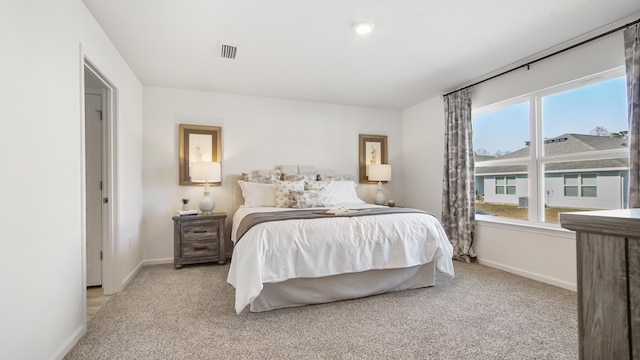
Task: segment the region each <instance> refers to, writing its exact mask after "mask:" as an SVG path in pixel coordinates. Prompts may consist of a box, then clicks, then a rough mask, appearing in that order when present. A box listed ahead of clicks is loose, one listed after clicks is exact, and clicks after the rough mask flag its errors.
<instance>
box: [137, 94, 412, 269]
mask: <svg viewBox="0 0 640 360" xmlns="http://www.w3.org/2000/svg"><path fill="white" fill-rule="evenodd" d="M179 124H191V125H209V126H220V127H221V128H222V186H220V187H212V189H211V191H212V196H213V198H214V201H215V202H216V208H215V211H223V212H226V213H227V214H228V216H229V217H228V218H227V219H228V220H227V225H228V226H227V228H228V229H229V227H230V223H231V216H232V214H233V212H234V211H235V209H236V208H237V206H238V205H239V204H240V203H241V195H240V190H239V187H238V185H237V183H236V182H235V180H236V179H237V177H238V176H239V175H240V174H241V173H242V172H248V171H251V170H256V169H273V168H275V167H276V166H278V165H313V166H315V167H316V168H318V169H333V170H334V171H336V172H337V173H347V174H352V175H353V176H354V177H355V178H356V179H357V178H358V161H359V154H358V134H374V135H386V136H387V142H388V160H389V163H390V164H391V165H392V170H393V174H392V180H391V181H390V182H389V183H388V184H386V185H384V189H385V192H386V195H387V198H394V199H395V200H396V201H397V202H398V204H401V203H402V202H403V200H404V199H403V197H402V195H403V194H402V184H403V181H402V179H403V176H402V173H403V161H402V150H403V149H402V136H403V134H402V121H401V114H400V112H399V111H394V110H382V109H372V108H362V107H352V106H342V105H332V104H321V103H311V102H301V101H291V100H281V99H273V98H264V97H252V96H242V95H231V94H222V93H213V92H199V91H186V90H177V89H167V88H157V87H145V88H144V129H145V131H144V165H143V166H144V220H143V229H144V230H143V234H144V241H143V243H144V258H145V261H148V262H150V263H153V262H168V261H173V222H172V220H171V217H172V216H173V212H174V211H175V210H176V209H178V208H179V206H180V205H179V204H180V199H181V198H183V197H189V198H190V199H192V208H195V209H197V203H198V201H200V199H201V198H202V187H197V186H179V185H178V156H179V152H178V144H179ZM376 188H377V187H376V185H360V186H359V187H358V193H359V195H360V196H361V197H362V198H363V199H364V200H367V201H369V202H372V199H373V196H374V195H375V191H376ZM228 229H227V230H228ZM229 232H230V231H227V232H226V233H227V234H226V237H227V238H228V237H229ZM230 249H231V248H230V246H228V247H227V250H230Z"/></svg>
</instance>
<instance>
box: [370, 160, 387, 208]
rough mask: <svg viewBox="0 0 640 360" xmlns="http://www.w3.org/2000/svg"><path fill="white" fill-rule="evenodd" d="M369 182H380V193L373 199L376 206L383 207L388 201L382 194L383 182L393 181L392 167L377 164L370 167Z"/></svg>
mask: <svg viewBox="0 0 640 360" xmlns="http://www.w3.org/2000/svg"><path fill="white" fill-rule="evenodd" d="M369 180H371V181H377V182H378V193H377V194H376V196H375V197H374V198H373V202H374V203H375V204H376V205H382V204H384V202H385V201H386V198H385V196H384V194H383V193H382V182H383V181H389V180H391V165H389V164H377V165H369Z"/></svg>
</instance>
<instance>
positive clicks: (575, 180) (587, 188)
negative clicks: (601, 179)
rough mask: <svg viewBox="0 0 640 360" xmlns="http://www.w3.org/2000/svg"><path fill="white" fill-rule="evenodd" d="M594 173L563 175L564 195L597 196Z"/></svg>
mask: <svg viewBox="0 0 640 360" xmlns="http://www.w3.org/2000/svg"><path fill="white" fill-rule="evenodd" d="M596 181H597V175H596V174H581V175H575V174H571V175H564V196H573V197H578V196H581V197H597V196H598V189H597V186H596Z"/></svg>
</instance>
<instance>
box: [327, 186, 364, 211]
mask: <svg viewBox="0 0 640 360" xmlns="http://www.w3.org/2000/svg"><path fill="white" fill-rule="evenodd" d="M356 186H357V185H356V183H354V182H353V181H352V180H348V181H336V180H334V181H333V196H334V198H335V200H336V205H340V204H364V201H362V199H360V198H359V197H358V193H356Z"/></svg>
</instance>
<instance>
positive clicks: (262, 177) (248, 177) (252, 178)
mask: <svg viewBox="0 0 640 360" xmlns="http://www.w3.org/2000/svg"><path fill="white" fill-rule="evenodd" d="M242 180H243V181H246V182H254V183H261V184H273V183H274V182H276V181H278V180H280V175H278V174H247V173H242Z"/></svg>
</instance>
